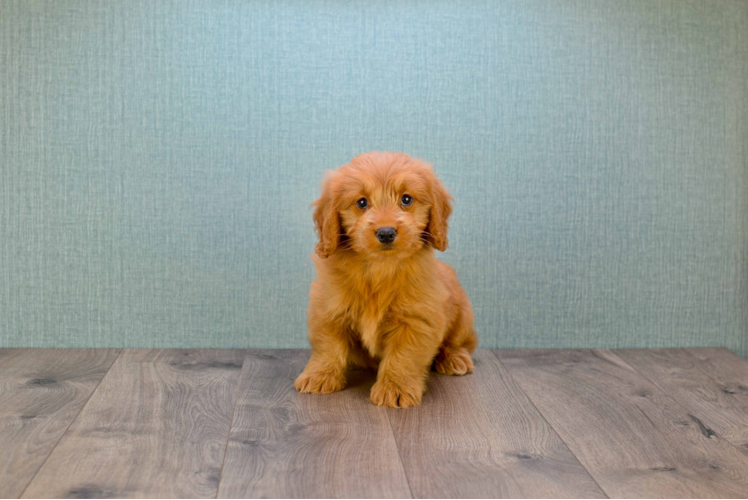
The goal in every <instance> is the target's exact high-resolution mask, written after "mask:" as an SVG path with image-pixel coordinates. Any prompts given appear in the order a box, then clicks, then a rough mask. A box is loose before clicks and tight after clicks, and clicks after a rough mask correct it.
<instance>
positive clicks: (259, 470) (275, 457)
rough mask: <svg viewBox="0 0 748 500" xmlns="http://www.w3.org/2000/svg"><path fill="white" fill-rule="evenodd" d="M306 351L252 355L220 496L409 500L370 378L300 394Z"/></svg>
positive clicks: (359, 376) (358, 376)
mask: <svg viewBox="0 0 748 500" xmlns="http://www.w3.org/2000/svg"><path fill="white" fill-rule="evenodd" d="M308 359H309V352H308V351H296V350H294V351H289V350H278V351H250V352H249V353H248V354H247V357H246V359H245V361H244V371H243V374H242V381H241V385H240V390H239V397H238V400H237V404H236V411H235V414H234V422H233V425H232V429H231V437H230V439H229V444H228V451H227V454H226V462H225V465H224V468H223V475H222V477H221V485H220V490H219V497H221V498H239V497H249V498H259V497H269V498H273V497H280V498H297V497H306V498H316V497H330V498H358V497H371V498H378V497H385V498H387V497H395V498H410V491H409V489H408V483H407V479H406V477H405V473H404V471H403V467H402V464H401V463H400V460H399V458H398V454H397V447H396V444H395V440H394V437H393V435H392V429H391V428H390V423H389V421H388V419H387V413H386V409H384V408H379V407H377V406H374V405H373V404H372V403H370V402H369V401H367V397H368V393H369V389H370V388H371V384H372V383H373V381H374V373H373V372H351V373H349V377H348V386H347V388H346V389H345V390H343V391H341V392H337V393H333V394H325V395H318V394H299V393H297V392H296V390H295V389H294V387H293V381H294V379H295V378H296V376H297V375H298V374H299V373H301V371H302V370H303V369H304V366H305V364H306V362H307V360H308Z"/></svg>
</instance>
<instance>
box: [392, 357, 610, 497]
mask: <svg viewBox="0 0 748 500" xmlns="http://www.w3.org/2000/svg"><path fill="white" fill-rule="evenodd" d="M474 360H475V371H474V372H473V373H472V374H469V375H466V376H464V377H450V376H444V375H439V374H436V373H432V375H431V379H430V381H429V390H428V392H427V393H426V394H425V395H424V398H423V403H422V405H421V406H419V407H416V408H411V409H407V410H398V409H390V410H389V416H390V420H391V422H392V428H393V430H394V432H395V438H396V440H397V443H398V446H399V449H400V455H401V457H402V461H403V464H404V465H405V471H406V474H407V476H408V481H409V483H410V487H411V490H412V491H413V495H414V496H415V497H416V498H519V497H525V498H548V497H550V498H601V497H604V496H605V495H604V493H603V492H602V490H600V488H599V487H598V486H597V484H595V482H594V480H593V479H592V478H591V477H590V475H589V474H588V473H587V471H585V470H584V468H583V467H582V466H581V464H580V463H579V461H577V459H576V458H575V457H574V455H572V454H571V452H570V451H569V449H568V448H567V447H566V445H564V443H563V442H562V441H561V439H560V438H559V437H558V435H557V434H556V433H555V432H554V431H553V429H551V428H550V426H549V425H548V423H547V422H546V421H545V420H544V419H543V417H542V416H541V415H540V414H539V413H538V411H537V409H535V407H534V406H533V405H532V403H531V402H530V401H529V400H528V399H527V396H525V395H524V393H523V392H522V391H521V390H520V389H519V387H517V385H516V383H515V382H514V381H513V380H512V379H511V377H510V376H509V374H508V373H507V371H506V369H504V367H503V366H502V365H501V363H499V361H498V360H497V359H496V357H494V356H493V355H492V354H491V352H490V351H484V350H479V351H476V353H475V356H474Z"/></svg>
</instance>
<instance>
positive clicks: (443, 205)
mask: <svg viewBox="0 0 748 500" xmlns="http://www.w3.org/2000/svg"><path fill="white" fill-rule="evenodd" d="M426 176H427V178H428V181H429V185H430V196H431V211H430V212H429V222H428V224H427V225H426V236H425V240H426V241H428V242H429V243H430V244H431V246H433V247H434V248H436V249H437V250H439V251H440V252H443V251H444V250H446V249H447V247H448V246H449V242H448V241H447V230H448V229H449V226H448V224H447V219H449V216H450V215H452V201H453V198H452V196H450V194H449V193H448V192H447V190H446V189H445V188H444V185H443V184H442V181H440V180H439V178H438V177H437V176H436V174H435V173H434V171H433V170H431V169H430V168H429V169H428V171H427V173H426Z"/></svg>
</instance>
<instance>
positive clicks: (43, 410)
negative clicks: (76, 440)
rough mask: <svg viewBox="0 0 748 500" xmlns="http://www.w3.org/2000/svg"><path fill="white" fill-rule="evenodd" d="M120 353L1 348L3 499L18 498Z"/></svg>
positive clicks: (0, 482) (0, 466)
mask: <svg viewBox="0 0 748 500" xmlns="http://www.w3.org/2000/svg"><path fill="white" fill-rule="evenodd" d="M118 354H119V351H118V350H116V349H0V450H2V453H0V498H17V497H18V496H20V495H21V493H22V492H23V490H24V488H26V486H27V485H28V484H29V482H30V481H31V479H32V478H33V477H34V474H36V472H37V471H38V470H39V468H40V467H41V466H42V464H43V463H44V460H45V459H46V458H47V457H48V456H49V454H50V453H51V452H52V450H53V449H54V447H55V445H56V444H57V443H58V441H59V440H60V438H61V437H62V435H63V434H64V433H65V430H66V429H67V428H68V426H69V425H70V423H71V422H72V421H73V419H74V418H75V416H76V415H77V414H78V412H79V411H80V410H81V408H83V405H84V404H85V403H86V401H87V400H88V398H89V397H90V396H91V393H92V392H93V391H94V389H95V388H96V386H97V385H98V384H99V382H100V381H101V379H102V378H103V377H104V375H105V374H106V372H107V370H108V369H109V367H110V366H111V365H112V363H113V362H114V360H115V358H116V357H117V355H118Z"/></svg>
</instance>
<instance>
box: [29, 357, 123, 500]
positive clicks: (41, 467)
mask: <svg viewBox="0 0 748 500" xmlns="http://www.w3.org/2000/svg"><path fill="white" fill-rule="evenodd" d="M124 351H125V350H124V349H119V350H118V352H117V355H116V356H115V357H114V359H113V360H112V363H111V364H110V365H109V367H108V368H107V369H106V373H104V376H103V377H101V378H100V379H99V383H98V384H96V387H95V388H94V390H93V391H91V394H89V395H88V398H86V402H85V403H83V404H82V405H81V407H80V410H78V413H76V414H75V417H73V418H72V420H70V424H68V426H67V428H66V429H65V432H63V433H62V434H60V439H58V440H57V442H56V443H55V445H54V446H53V447H52V450H51V451H50V452H49V454H48V455H47V456H46V457H44V461H43V462H42V464H41V465H40V466H39V468H38V469H36V472H35V473H34V475H33V476H32V477H31V479H30V480H29V482H28V483H27V484H26V487H25V488H23V491H21V494H20V495H18V498H21V497H23V495H24V494H25V493H26V490H28V489H29V486H31V483H33V482H34V479H36V476H38V475H39V472H40V471H41V470H42V469H43V468H44V464H46V463H47V460H48V459H49V457H51V456H52V453H54V451H55V449H57V445H59V444H60V441H62V438H64V437H65V434H67V433H68V430H70V427H72V426H73V423H74V422H75V421H76V420H77V419H78V416H79V415H80V414H81V412H82V411H83V408H85V407H86V405H87V404H88V402H89V401H91V398H92V397H93V395H94V394H95V393H96V391H98V390H99V386H100V385H101V382H103V381H104V379H105V378H106V376H107V375H109V372H110V371H111V369H112V367H113V366H114V363H116V362H117V360H118V359H119V357H120V356H121V355H122V353H123V352H124Z"/></svg>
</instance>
